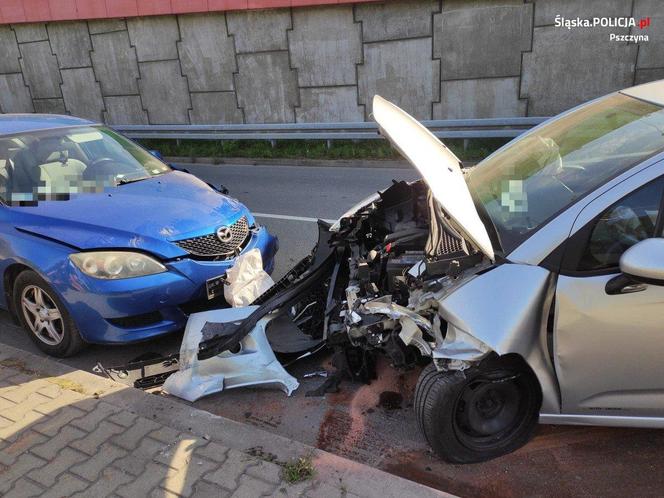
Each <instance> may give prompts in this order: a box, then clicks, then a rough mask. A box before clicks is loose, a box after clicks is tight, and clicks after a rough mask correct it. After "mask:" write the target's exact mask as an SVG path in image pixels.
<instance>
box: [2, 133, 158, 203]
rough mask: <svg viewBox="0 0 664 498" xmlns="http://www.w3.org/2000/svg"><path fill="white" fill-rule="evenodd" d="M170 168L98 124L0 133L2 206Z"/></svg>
mask: <svg viewBox="0 0 664 498" xmlns="http://www.w3.org/2000/svg"><path fill="white" fill-rule="evenodd" d="M169 171H171V168H169V167H168V165H166V164H164V163H163V162H162V161H161V160H159V159H158V158H156V157H155V156H153V155H152V154H150V153H149V152H148V151H146V150H145V149H143V148H141V147H140V146H138V145H137V144H135V143H134V142H132V141H131V140H128V139H127V138H125V137H123V136H122V135H120V134H118V133H116V132H114V131H113V130H111V129H109V128H106V127H103V126H82V127H74V128H57V129H52V130H42V131H37V132H31V133H24V134H20V135H13V136H9V137H0V198H2V200H3V201H4V202H5V203H7V204H23V203H32V202H35V201H37V200H65V199H68V198H69V196H70V195H71V194H78V193H89V192H100V191H103V190H105V189H108V188H115V187H118V186H120V185H123V184H126V183H131V182H135V181H141V180H144V179H147V178H150V177H152V176H156V175H162V174H164V173H168V172H169Z"/></svg>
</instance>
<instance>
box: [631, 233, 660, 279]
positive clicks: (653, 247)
mask: <svg viewBox="0 0 664 498" xmlns="http://www.w3.org/2000/svg"><path fill="white" fill-rule="evenodd" d="M620 271H621V272H623V273H624V274H625V275H626V276H627V277H629V278H631V279H632V280H633V281H634V282H640V283H644V284H652V285H664V238H653V239H645V240H642V241H641V242H638V243H636V244H634V245H633V246H632V247H630V248H629V249H627V250H626V251H625V252H624V253H623V255H622V256H621V257H620Z"/></svg>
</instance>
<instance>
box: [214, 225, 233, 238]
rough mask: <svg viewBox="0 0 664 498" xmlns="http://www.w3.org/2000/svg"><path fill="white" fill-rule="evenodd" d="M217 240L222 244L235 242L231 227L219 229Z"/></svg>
mask: <svg viewBox="0 0 664 498" xmlns="http://www.w3.org/2000/svg"><path fill="white" fill-rule="evenodd" d="M217 238H218V239H219V240H220V241H221V242H230V241H231V240H233V232H232V231H231V229H230V227H226V226H224V227H219V228H217Z"/></svg>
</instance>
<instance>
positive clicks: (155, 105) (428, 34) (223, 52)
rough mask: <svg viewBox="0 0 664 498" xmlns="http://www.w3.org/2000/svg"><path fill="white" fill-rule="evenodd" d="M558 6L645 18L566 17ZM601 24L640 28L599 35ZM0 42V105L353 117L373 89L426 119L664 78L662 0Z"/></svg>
mask: <svg viewBox="0 0 664 498" xmlns="http://www.w3.org/2000/svg"><path fill="white" fill-rule="evenodd" d="M39 1H45V0H39ZM335 3H336V2H335ZM557 15H560V16H564V17H566V18H568V19H572V18H576V17H580V18H592V17H596V16H600V17H602V16H608V17H622V16H627V17H630V16H631V17H635V18H637V19H638V18H640V17H646V16H649V17H650V18H651V21H652V22H651V26H650V27H649V28H648V29H646V30H640V29H639V28H638V27H637V28H632V29H631V31H629V30H627V29H624V28H623V29H621V28H607V29H595V28H593V29H572V30H568V29H565V28H559V27H555V26H554V21H555V17H556V16H557ZM611 32H613V33H617V34H626V33H629V32H631V33H632V34H647V35H648V36H649V38H650V40H649V41H648V42H641V43H639V44H638V45H637V44H634V43H629V44H628V43H624V42H611V41H609V39H608V35H609V33H611ZM0 47H2V57H0V112H19V111H21V112H32V111H35V112H52V113H71V114H78V115H82V116H84V117H89V118H91V119H95V120H99V119H102V120H104V121H107V122H109V123H114V124H123V123H138V124H143V123H153V124H159V123H241V122H246V123H261V122H293V121H298V122H313V121H328V122H331V121H361V120H365V119H369V118H370V113H371V99H372V98H373V95H374V94H376V93H379V94H381V95H383V96H385V97H387V98H389V99H392V100H394V101H395V102H396V103H397V104H399V105H402V106H403V107H404V108H405V109H406V110H408V111H409V112H411V113H412V114H414V115H415V116H417V117H419V118H423V119H430V118H440V119H445V118H471V117H506V116H524V115H530V116H535V115H551V114H556V113H558V112H560V111H563V110H565V109H567V108H569V107H570V106H573V105H576V104H578V103H580V102H583V101H585V100H587V99H591V98H593V97H597V96H599V95H602V94H604V93H607V92H610V91H613V90H615V89H618V88H623V87H626V86H631V85H632V84H638V83H644V82H648V81H652V80H655V79H660V78H664V10H663V9H662V8H661V0H630V1H625V0H588V1H584V2H579V1H577V0H527V1H524V0H385V1H383V2H371V3H362V4H360V3H358V4H355V5H353V4H343V5H328V6H320V7H304V8H301V7H298V8H295V7H293V8H282V9H265V10H246V11H239V12H226V13H224V12H215V13H205V14H182V15H162V16H156V17H143V18H140V17H135V18H129V19H100V20H90V21H85V20H82V21H64V22H49V23H43V22H40V23H29V24H16V25H0Z"/></svg>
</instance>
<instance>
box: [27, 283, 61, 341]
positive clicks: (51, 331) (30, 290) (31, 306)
mask: <svg viewBox="0 0 664 498" xmlns="http://www.w3.org/2000/svg"><path fill="white" fill-rule="evenodd" d="M21 310H22V311H23V317H24V318H25V323H26V324H27V325H28V328H29V329H30V330H31V331H32V333H33V334H35V336H36V337H37V339H39V340H40V341H42V342H44V343H46V344H48V345H49V346H57V345H58V344H60V343H61V342H62V340H63V339H64V336H65V335H64V323H63V321H62V313H61V312H60V309H59V308H58V306H57V304H55V301H53V298H52V297H51V296H49V295H48V293H47V292H46V291H45V290H44V289H41V288H40V287H37V286H36V285H28V286H27V287H25V288H24V289H23V292H22V293H21Z"/></svg>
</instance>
